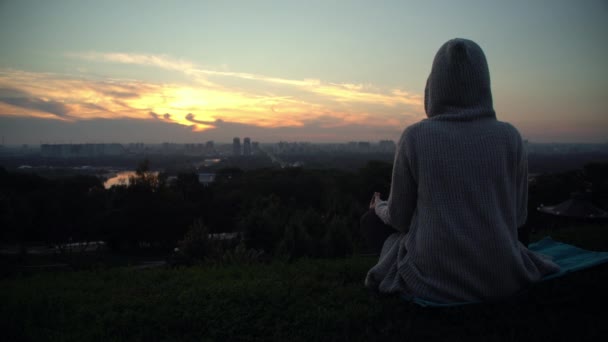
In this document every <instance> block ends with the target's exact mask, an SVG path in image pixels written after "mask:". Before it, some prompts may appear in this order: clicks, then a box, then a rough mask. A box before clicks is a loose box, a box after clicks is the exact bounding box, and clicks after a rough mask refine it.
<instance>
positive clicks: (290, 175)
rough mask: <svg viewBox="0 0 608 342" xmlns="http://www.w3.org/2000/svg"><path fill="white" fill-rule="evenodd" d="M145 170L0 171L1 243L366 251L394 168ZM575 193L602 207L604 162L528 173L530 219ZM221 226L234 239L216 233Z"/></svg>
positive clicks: (310, 253)
mask: <svg viewBox="0 0 608 342" xmlns="http://www.w3.org/2000/svg"><path fill="white" fill-rule="evenodd" d="M151 167H152V165H151V163H150V161H149V160H143V161H141V162H139V164H138V165H137V172H136V175H135V176H134V177H133V178H132V179H131V180H130V182H129V184H128V185H119V186H113V187H111V188H109V189H106V188H104V185H103V181H102V180H101V179H99V178H97V177H95V176H91V175H72V176H66V177H58V178H57V177H56V178H47V177H42V176H40V175H37V174H33V173H23V172H17V171H7V170H6V169H3V168H0V220H1V221H0V222H1V226H2V229H1V231H0V234H1V235H0V238H1V241H2V243H3V244H18V245H21V246H23V248H24V249H25V246H27V245H28V244H31V243H42V244H45V245H48V246H56V247H58V251H59V252H61V250H62V249H61V246H65V244H66V243H69V242H83V243H85V244H86V243H87V242H91V241H104V242H105V245H106V248H107V249H108V251H109V252H116V253H125V252H137V251H141V250H147V251H152V252H153V253H157V254H158V255H165V256H167V255H169V256H170V255H173V257H175V256H178V257H180V258H181V259H180V258H178V259H179V260H182V261H183V262H189V261H192V260H203V259H209V258H211V259H213V258H215V259H217V258H222V257H224V256H225V255H226V254H227V253H228V254H229V253H234V250H235V249H236V250H238V251H241V252H242V253H246V254H247V255H253V256H262V255H263V257H264V258H274V257H282V258H287V259H290V260H291V259H294V258H298V257H337V256H346V255H352V254H353V253H365V245H364V243H363V242H362V239H361V236H360V232H359V218H360V217H361V215H362V214H363V213H364V212H365V211H366V210H367V203H368V202H369V198H370V197H371V194H372V193H373V192H374V191H379V192H381V193H382V194H383V195H384V196H385V197H386V196H387V195H388V192H389V186H390V178H391V170H392V165H391V164H390V163H387V162H384V161H369V162H368V163H367V164H365V166H363V167H361V168H358V169H357V170H354V171H352V170H351V171H346V170H339V169H309V168H284V169H283V168H263V169H253V170H243V169H239V168H235V167H230V168H223V169H221V170H219V171H218V172H217V174H216V179H215V182H213V183H211V184H208V185H204V184H201V183H199V181H198V176H197V174H196V173H193V172H183V173H179V174H177V176H176V177H172V179H171V180H169V177H168V175H167V174H166V173H162V172H161V173H155V172H152V171H151V170H152V168H151ZM581 191H589V192H591V194H592V196H593V198H592V200H593V202H594V203H595V204H596V205H597V206H598V207H600V208H604V209H605V208H606V207H607V203H608V199H607V194H608V163H588V164H586V165H585V166H584V168H583V169H580V170H574V171H568V172H561V173H547V174H541V175H538V176H536V177H535V178H534V179H531V181H530V187H529V209H528V212H529V219H528V222H529V224H530V225H532V226H533V228H534V225H537V226H539V225H542V224H543V222H544V221H543V220H544V218H543V216H542V215H541V214H539V213H538V212H537V210H536V208H537V207H538V206H539V205H541V204H545V205H550V204H557V203H559V202H561V201H564V200H566V199H568V198H569V197H570V195H571V193H573V192H581ZM219 233H237V234H234V235H233V236H236V237H237V238H236V239H219V238H214V237H217V236H219V235H218V234H219ZM176 248H177V249H176Z"/></svg>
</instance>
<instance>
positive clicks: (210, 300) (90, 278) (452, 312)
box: [0, 226, 608, 342]
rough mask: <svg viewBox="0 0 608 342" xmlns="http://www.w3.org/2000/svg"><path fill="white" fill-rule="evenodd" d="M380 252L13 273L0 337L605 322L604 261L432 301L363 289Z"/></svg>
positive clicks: (473, 331) (271, 333) (415, 337)
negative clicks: (502, 292) (493, 291)
mask: <svg viewBox="0 0 608 342" xmlns="http://www.w3.org/2000/svg"><path fill="white" fill-rule="evenodd" d="M580 229H583V230H584V231H586V233H585V234H583V235H580V234H578V233H576V234H575V233H573V232H574V231H576V232H580V231H581V230H580ZM568 231H569V230H567V229H565V230H563V231H560V234H564V236H565V237H566V238H565V239H562V241H566V242H572V241H569V240H568V239H574V240H575V241H578V245H579V246H582V247H586V248H589V246H596V245H595V244H596V243H598V239H600V237H601V238H603V239H606V235H608V231H606V227H599V226H589V227H583V228H579V229H578V230H576V229H574V228H572V230H571V231H570V233H568ZM552 235H553V236H554V238H556V239H557V237H558V236H559V235H556V234H552ZM585 236H588V237H589V238H587V239H585V238H584V237H585ZM603 241H606V240H603ZM603 246H605V248H604V250H608V244H604V245H603ZM375 261H376V260H375V259H374V258H370V257H353V258H346V259H317V260H310V259H308V260H299V261H297V262H294V263H282V262H275V263H270V264H256V265H252V266H244V265H243V266H241V265H231V266H224V267H214V266H202V267H201V266H199V267H189V268H178V269H166V268H163V269H147V270H138V271H135V270H133V269H132V268H129V267H121V268H111V269H103V270H101V269H100V270H89V271H78V272H54V273H38V274H31V275H21V276H12V277H10V278H6V279H2V280H0V302H1V303H2V305H1V306H0V329H1V330H2V335H3V340H5V341H26V340H29V341H42V340H45V341H46V340H48V341H112V340H115V341H127V340H128V341H138V340H146V341H172V340H185V341H267V340H274V341H294V342H295V341H318V340H323V341H374V340H385V341H387V340H388V341H392V340H408V341H428V340H449V341H460V340H462V341H465V340H466V341H471V340H480V341H520V340H530V339H537V340H550V341H554V340H563V341H566V340H567V341H573V340H576V341H580V340H595V339H598V338H600V337H602V336H607V335H606V334H607V333H608V329H607V328H606V318H607V315H606V314H605V313H603V311H604V310H605V304H606V303H608V301H607V300H606V299H607V295H606V294H605V291H606V285H607V283H608V281H607V280H606V279H608V267H607V265H602V266H600V267H596V268H593V269H590V270H586V271H582V272H578V273H575V274H573V275H570V276H567V277H564V278H560V279H557V280H555V281H550V282H545V283H541V284H538V285H536V286H534V287H533V288H532V289H531V290H530V292H529V293H528V294H527V295H524V296H521V297H518V298H512V299H510V300H507V301H504V302H500V303H492V304H480V305H470V306H462V307H454V308H447V309H430V308H422V307H418V306H416V305H413V304H411V303H407V302H404V301H402V300H400V299H399V298H397V297H393V296H378V295H375V294H372V293H370V292H369V291H367V290H366V289H365V288H364V287H363V286H362V282H363V278H364V276H365V273H366V272H367V270H368V269H369V268H370V267H371V266H372V265H373V264H374V263H375Z"/></svg>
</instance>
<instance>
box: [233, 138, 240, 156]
mask: <svg viewBox="0 0 608 342" xmlns="http://www.w3.org/2000/svg"><path fill="white" fill-rule="evenodd" d="M232 154H233V155H235V156H240V155H241V139H240V138H238V137H236V138H234V139H232Z"/></svg>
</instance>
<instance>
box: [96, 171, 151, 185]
mask: <svg viewBox="0 0 608 342" xmlns="http://www.w3.org/2000/svg"><path fill="white" fill-rule="evenodd" d="M152 173H153V174H154V175H158V172H152ZM135 176H136V173H135V171H120V172H117V173H115V174H113V175H112V176H111V177H110V178H108V179H107V180H106V181H105V182H104V183H103V186H104V187H105V188H106V189H109V188H111V187H113V186H114V185H129V177H135Z"/></svg>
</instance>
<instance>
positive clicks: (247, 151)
mask: <svg viewBox="0 0 608 342" xmlns="http://www.w3.org/2000/svg"><path fill="white" fill-rule="evenodd" d="M243 155H246V156H250V155H251V139H249V138H245V139H243Z"/></svg>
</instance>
